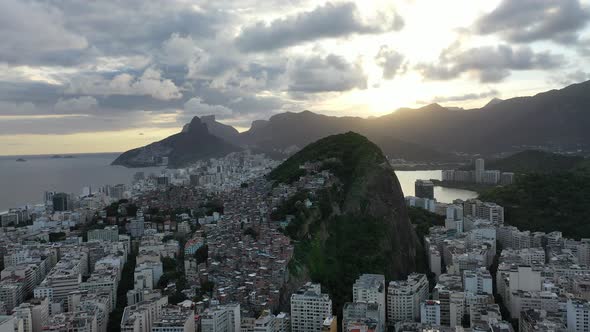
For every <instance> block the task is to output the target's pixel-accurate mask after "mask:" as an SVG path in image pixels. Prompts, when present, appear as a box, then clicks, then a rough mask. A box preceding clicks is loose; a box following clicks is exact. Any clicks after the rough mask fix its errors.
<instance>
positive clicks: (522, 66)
mask: <svg viewBox="0 0 590 332" xmlns="http://www.w3.org/2000/svg"><path fill="white" fill-rule="evenodd" d="M563 62H564V59H563V57H562V56H561V55H555V54H552V53H550V52H540V53H536V52H534V51H533V50H532V49H531V48H530V47H512V46H507V45H500V46H497V47H492V46H485V47H477V48H470V49H466V50H462V49H459V47H458V45H454V46H451V47H450V48H448V49H446V50H444V51H443V52H442V53H441V55H440V57H439V62H438V63H436V64H419V65H417V66H416V69H417V70H419V71H420V72H421V73H422V76H423V77H424V78H425V79H430V80H451V79H454V78H457V77H459V76H460V75H462V74H464V73H470V74H473V75H474V76H475V77H476V78H477V79H479V81H480V82H482V83H488V82H500V81H502V80H503V79H505V78H506V77H508V76H509V75H510V72H511V71H512V70H535V69H538V70H548V69H554V68H557V67H560V66H561V65H562V64H563Z"/></svg>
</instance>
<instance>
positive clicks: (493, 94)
mask: <svg viewBox="0 0 590 332" xmlns="http://www.w3.org/2000/svg"><path fill="white" fill-rule="evenodd" d="M497 95H498V91H497V90H493V89H492V90H489V91H486V92H481V93H466V94H464V95H459V96H448V97H441V96H438V97H434V98H433V99H432V101H431V103H445V102H452V101H465V100H474V99H481V98H490V97H496V96H497Z"/></svg>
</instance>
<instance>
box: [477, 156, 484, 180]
mask: <svg viewBox="0 0 590 332" xmlns="http://www.w3.org/2000/svg"><path fill="white" fill-rule="evenodd" d="M484 163H485V162H484V160H483V159H482V158H479V159H475V182H476V183H482V181H483V173H484V172H485V164H484Z"/></svg>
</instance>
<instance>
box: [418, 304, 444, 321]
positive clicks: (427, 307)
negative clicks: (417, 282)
mask: <svg viewBox="0 0 590 332" xmlns="http://www.w3.org/2000/svg"><path fill="white" fill-rule="evenodd" d="M420 322H421V323H422V324H429V325H440V302H439V301H433V300H428V301H424V302H422V303H421V304H420Z"/></svg>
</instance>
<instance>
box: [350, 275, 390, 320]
mask: <svg viewBox="0 0 590 332" xmlns="http://www.w3.org/2000/svg"><path fill="white" fill-rule="evenodd" d="M352 301H353V302H363V303H376V304H377V305H378V306H379V322H380V324H382V326H381V328H382V329H383V328H384V327H385V309H386V307H385V276H384V275H382V274H363V275H361V276H360V277H359V278H358V279H357V280H356V282H355V283H354V285H353V286H352Z"/></svg>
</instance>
